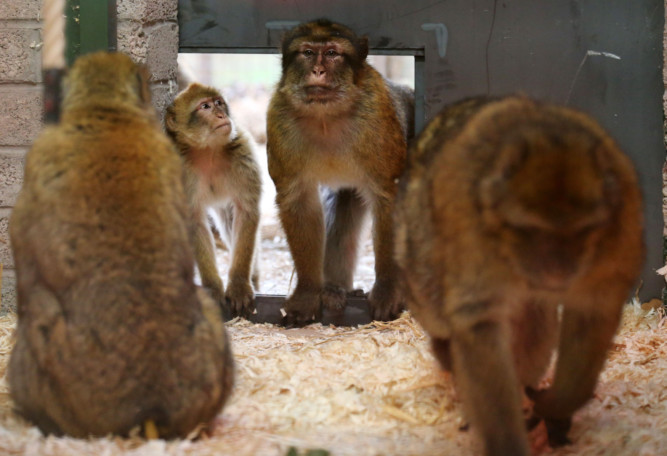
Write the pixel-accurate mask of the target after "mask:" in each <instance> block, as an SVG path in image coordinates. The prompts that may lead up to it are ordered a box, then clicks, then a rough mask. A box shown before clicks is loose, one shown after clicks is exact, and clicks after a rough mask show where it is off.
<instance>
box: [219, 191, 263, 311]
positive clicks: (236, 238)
mask: <svg viewBox="0 0 667 456" xmlns="http://www.w3.org/2000/svg"><path fill="white" fill-rule="evenodd" d="M258 228H259V208H258V207H254V208H252V207H251V208H247V207H246V206H244V205H243V204H242V203H241V202H234V222H233V228H232V239H233V241H232V245H233V247H232V264H231V267H230V269H229V276H228V283H227V291H226V293H225V297H226V300H227V304H228V305H229V306H230V307H231V310H232V312H233V313H234V314H238V315H244V316H248V315H250V313H252V310H254V298H255V293H254V290H253V288H252V285H251V284H250V273H251V269H252V263H253V259H254V258H255V248H256V246H255V242H256V239H257V235H256V234H257V230H258Z"/></svg>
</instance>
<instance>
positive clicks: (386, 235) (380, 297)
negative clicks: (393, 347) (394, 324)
mask: <svg viewBox="0 0 667 456" xmlns="http://www.w3.org/2000/svg"><path fill="white" fill-rule="evenodd" d="M393 209H394V205H393V201H391V200H387V199H385V198H377V199H376V201H375V204H374V206H373V250H374V251H375V283H374V284H373V289H372V290H371V293H370V295H369V297H368V301H369V305H370V310H371V317H372V318H374V319H376V320H392V319H394V318H396V317H398V315H399V314H400V313H401V311H402V310H403V309H404V307H405V303H404V299H403V296H402V294H401V292H400V288H399V282H398V266H397V265H396V262H395V260H394V221H393Z"/></svg>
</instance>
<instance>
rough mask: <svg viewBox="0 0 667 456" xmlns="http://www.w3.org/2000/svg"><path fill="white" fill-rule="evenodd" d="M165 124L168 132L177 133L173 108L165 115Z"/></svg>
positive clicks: (168, 109)
mask: <svg viewBox="0 0 667 456" xmlns="http://www.w3.org/2000/svg"><path fill="white" fill-rule="evenodd" d="M164 124H165V125H166V127H167V131H176V115H175V114H174V112H173V111H172V110H171V108H167V113H166V114H165V115H164Z"/></svg>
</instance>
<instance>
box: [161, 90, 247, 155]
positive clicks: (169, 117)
mask: <svg viewBox="0 0 667 456" xmlns="http://www.w3.org/2000/svg"><path fill="white" fill-rule="evenodd" d="M165 123H166V127H167V132H168V133H169V134H170V135H171V136H172V138H174V139H176V141H177V142H178V143H179V144H188V145H189V146H191V147H195V148H206V147H218V146H223V145H226V144H227V143H229V142H230V141H231V140H232V139H233V138H235V137H236V127H235V125H234V121H233V120H232V118H231V117H230V115H229V107H228V106H227V103H226V102H225V99H224V98H223V97H222V95H221V94H220V92H218V91H217V90H215V89H214V88H212V87H206V86H203V85H201V84H197V83H192V84H190V86H189V87H188V88H187V89H186V90H184V91H183V92H181V94H179V95H178V96H177V97H176V99H175V100H174V103H172V105H171V106H170V107H169V108H167V113H166V116H165Z"/></svg>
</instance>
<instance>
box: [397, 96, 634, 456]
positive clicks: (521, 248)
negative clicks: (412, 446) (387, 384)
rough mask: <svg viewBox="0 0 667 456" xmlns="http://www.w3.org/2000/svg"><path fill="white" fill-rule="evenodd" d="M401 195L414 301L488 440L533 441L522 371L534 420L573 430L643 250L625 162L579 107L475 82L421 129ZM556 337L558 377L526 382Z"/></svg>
mask: <svg viewBox="0 0 667 456" xmlns="http://www.w3.org/2000/svg"><path fill="white" fill-rule="evenodd" d="M398 200H399V203H398V204H397V209H398V211H397V212H398V213H397V217H396V222H397V233H396V237H397V244H398V245H397V260H398V262H399V264H400V266H401V269H402V271H403V273H404V274H405V283H406V296H407V301H408V307H409V309H410V310H411V312H412V313H413V315H414V316H415V318H416V319H417V320H418V321H419V322H420V323H421V325H422V326H423V327H424V328H425V329H426V331H427V332H428V333H429V334H430V335H431V337H432V342H433V348H434V351H435V354H436V357H437V358H438V359H439V360H440V362H441V364H442V365H443V366H444V367H445V368H447V369H450V368H451V369H452V371H453V374H454V378H455V380H456V383H457V387H458V390H459V393H460V394H461V397H462V401H463V405H464V411H465V413H466V415H467V417H468V419H469V420H470V421H471V424H472V426H473V429H475V430H476V431H477V433H478V434H479V435H480V436H481V439H482V442H483V444H484V449H485V454H486V455H488V456H491V455H513V456H514V455H516V456H521V455H528V454H530V453H529V448H528V444H527V439H526V431H525V427H526V423H525V422H524V417H523V415H522V410H521V400H522V387H529V389H528V390H527V391H528V392H529V396H530V397H531V398H532V399H534V409H533V413H534V417H533V419H532V420H531V421H536V420H535V418H541V419H544V421H545V423H546V427H547V431H548V434H549V441H550V443H551V444H552V445H561V444H565V443H567V442H568V440H567V432H568V430H569V428H570V424H571V418H572V415H573V413H574V412H575V411H576V410H577V409H579V408H580V407H581V406H582V405H583V404H584V403H585V402H586V401H587V400H588V399H589V398H590V397H591V396H592V394H593V390H594V387H595V384H596V382H597V378H598V374H599V372H600V370H601V369H602V366H603V363H604V360H605V357H606V353H607V349H608V348H609V346H610V343H611V340H612V337H613V336H614V333H615V332H616V329H617V326H618V323H619V320H620V316H621V310H622V306H623V303H624V301H625V299H626V298H627V297H628V296H629V293H630V291H631V289H632V287H633V285H634V284H635V281H636V279H637V277H638V274H639V270H640V267H641V263H642V258H643V238H642V213H641V196H640V190H639V188H638V185H637V177H636V175H635V171H634V168H633V165H632V162H631V161H630V160H629V159H628V157H627V156H625V155H624V154H623V153H622V152H621V151H620V150H619V148H618V146H617V145H616V144H615V143H614V141H613V140H612V139H611V138H610V137H609V135H607V134H606V133H605V132H604V131H603V130H602V128H601V127H600V126H599V125H598V124H597V123H596V122H595V121H593V120H592V119H591V118H589V117H588V116H586V115H584V114H582V113H579V112H576V111H574V110H570V109H567V108H562V107H556V106H551V105H548V104H542V103H538V102H535V101H532V100H530V99H528V98H525V97H519V96H512V97H507V98H502V99H488V98H475V99H469V100H466V101H462V102H460V103H457V104H454V105H452V106H450V107H448V108H447V109H445V110H444V111H443V112H442V113H441V114H439V115H438V116H437V117H436V118H435V119H434V120H433V121H432V122H431V123H430V124H429V125H428V126H427V128H426V129H425V130H424V132H423V133H422V134H421V135H420V137H419V138H418V140H417V141H416V146H415V147H414V148H413V150H411V152H410V155H409V163H408V165H407V168H406V173H405V176H404V178H403V179H402V182H401V190H400V195H399V199H398ZM560 305H562V316H561V318H560V319H559V316H558V307H559V306H560ZM556 345H558V361H557V364H556V372H555V378H554V380H553V384H552V385H551V387H549V388H548V389H546V390H542V391H535V390H534V389H531V388H533V387H536V386H537V383H538V382H539V380H540V379H541V377H542V376H543V375H544V372H545V370H546V368H547V367H548V364H549V361H550V357H551V355H552V353H553V350H554V348H555V347H556Z"/></svg>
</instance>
